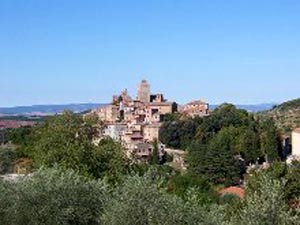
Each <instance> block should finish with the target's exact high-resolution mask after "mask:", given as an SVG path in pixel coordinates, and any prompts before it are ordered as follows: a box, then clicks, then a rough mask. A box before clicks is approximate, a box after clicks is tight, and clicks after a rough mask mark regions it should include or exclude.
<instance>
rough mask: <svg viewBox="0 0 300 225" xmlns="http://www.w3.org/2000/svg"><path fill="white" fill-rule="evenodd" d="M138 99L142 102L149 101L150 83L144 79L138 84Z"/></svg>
mask: <svg viewBox="0 0 300 225" xmlns="http://www.w3.org/2000/svg"><path fill="white" fill-rule="evenodd" d="M138 100H140V101H141V102H143V103H149V102H150V84H149V83H148V82H147V81H146V80H142V82H141V83H140V84H139V86H138Z"/></svg>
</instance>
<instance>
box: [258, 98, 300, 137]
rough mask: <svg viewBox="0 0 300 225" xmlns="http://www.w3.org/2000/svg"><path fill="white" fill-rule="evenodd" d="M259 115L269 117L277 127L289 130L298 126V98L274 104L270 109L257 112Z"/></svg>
mask: <svg viewBox="0 0 300 225" xmlns="http://www.w3.org/2000/svg"><path fill="white" fill-rule="evenodd" d="M259 115H260V116H261V117H271V118H273V119H274V120H275V123H276V125H277V127H278V128H279V129H281V130H282V131H283V132H290V131H291V130H293V129H294V128H296V127H300V98H299V99H294V100H291V101H287V102H284V103H282V104H280V105H277V106H274V107H273V108H272V109H271V110H266V111H264V112H261V113H259Z"/></svg>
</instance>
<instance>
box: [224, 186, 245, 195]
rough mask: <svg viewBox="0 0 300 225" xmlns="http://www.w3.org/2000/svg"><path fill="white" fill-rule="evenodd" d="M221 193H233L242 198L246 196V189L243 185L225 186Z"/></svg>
mask: <svg viewBox="0 0 300 225" xmlns="http://www.w3.org/2000/svg"><path fill="white" fill-rule="evenodd" d="M219 194H220V195H225V194H232V195H236V196H238V197H240V198H244V197H245V190H244V189H243V188H241V187H234V186H232V187H228V188H224V189H222V190H221V191H219Z"/></svg>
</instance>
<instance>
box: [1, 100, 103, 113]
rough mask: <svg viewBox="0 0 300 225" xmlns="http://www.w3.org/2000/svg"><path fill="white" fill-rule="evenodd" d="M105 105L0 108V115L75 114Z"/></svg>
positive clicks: (85, 104) (84, 104)
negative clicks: (65, 111) (70, 112)
mask: <svg viewBox="0 0 300 225" xmlns="http://www.w3.org/2000/svg"><path fill="white" fill-rule="evenodd" d="M102 105H105V104H101V103H83V104H66V105H33V106H17V107H4V108H0V115H2V116H8V115H20V116H22V115H26V116H32V115H37V116H43V115H53V114H57V113H61V112H63V111H64V110H71V111H73V112H75V113H81V112H84V111H89V110H91V109H95V108H97V107H99V106H102Z"/></svg>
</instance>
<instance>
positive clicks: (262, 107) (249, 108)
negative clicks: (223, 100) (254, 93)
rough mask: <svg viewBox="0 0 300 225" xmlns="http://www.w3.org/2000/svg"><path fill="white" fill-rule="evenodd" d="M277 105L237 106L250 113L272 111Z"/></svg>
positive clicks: (212, 106)
mask: <svg viewBox="0 0 300 225" xmlns="http://www.w3.org/2000/svg"><path fill="white" fill-rule="evenodd" d="M274 105H276V104H275V103H265V104H253V105H235V106H236V107H237V108H238V109H244V110H247V111H248V112H254V113H256V112H260V111H265V110H270V109H272V108H273V107H274ZM218 106H219V105H210V108H211V109H215V108H217V107H218Z"/></svg>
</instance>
